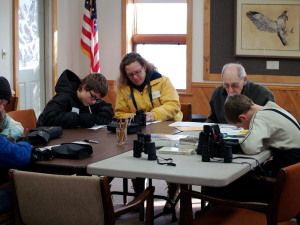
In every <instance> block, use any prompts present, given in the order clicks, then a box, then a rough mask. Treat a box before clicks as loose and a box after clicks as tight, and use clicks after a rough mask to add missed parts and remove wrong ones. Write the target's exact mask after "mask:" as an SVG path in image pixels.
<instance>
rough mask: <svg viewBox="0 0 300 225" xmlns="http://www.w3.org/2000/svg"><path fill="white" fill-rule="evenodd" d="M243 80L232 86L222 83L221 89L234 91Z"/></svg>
mask: <svg viewBox="0 0 300 225" xmlns="http://www.w3.org/2000/svg"><path fill="white" fill-rule="evenodd" d="M242 81H243V80H241V81H240V82H239V83H233V84H224V83H223V88H225V89H228V88H230V87H231V88H232V89H236V88H239V87H240V85H241V83H242Z"/></svg>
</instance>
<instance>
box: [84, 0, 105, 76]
mask: <svg viewBox="0 0 300 225" xmlns="http://www.w3.org/2000/svg"><path fill="white" fill-rule="evenodd" d="M80 47H81V49H82V51H83V52H84V54H86V55H87V56H88V57H89V58H90V59H91V72H100V59H99V45H98V28H97V8H96V0H85V5H84V14H83V24H82V29H81V40H80Z"/></svg>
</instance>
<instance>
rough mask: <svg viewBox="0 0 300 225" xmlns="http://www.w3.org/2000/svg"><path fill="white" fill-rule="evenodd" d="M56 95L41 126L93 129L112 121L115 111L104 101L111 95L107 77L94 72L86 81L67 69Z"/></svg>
mask: <svg viewBox="0 0 300 225" xmlns="http://www.w3.org/2000/svg"><path fill="white" fill-rule="evenodd" d="M55 91H56V93H57V94H56V95H55V96H54V97H53V98H52V99H51V100H50V101H49V102H48V103H47V105H46V107H45V109H44V111H43V113H42V114H41V115H40V116H39V118H38V122H37V126H61V127H63V128H76V127H77V126H81V127H87V128H90V127H93V126H94V125H96V124H97V125H106V124H108V123H110V122H111V120H112V118H113V115H114V112H113V108H112V105H111V104H110V103H107V102H105V101H104V100H101V98H103V97H105V95H106V94H107V92H108V84H107V81H106V78H105V77H104V76H103V75H102V74H100V73H91V74H89V75H87V76H86V77H85V78H84V79H83V80H82V81H81V80H80V78H79V77H78V76H77V75H76V74H74V73H73V72H71V71H70V70H65V71H64V72H63V73H62V74H61V76H60V77H59V79H58V81H57V84H56V86H55Z"/></svg>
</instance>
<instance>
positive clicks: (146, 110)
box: [145, 103, 150, 113]
mask: <svg viewBox="0 0 300 225" xmlns="http://www.w3.org/2000/svg"><path fill="white" fill-rule="evenodd" d="M149 106H150V103H149V104H148V105H147V107H146V109H145V113H146V112H148V109H149Z"/></svg>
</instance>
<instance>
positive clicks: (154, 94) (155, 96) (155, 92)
mask: <svg viewBox="0 0 300 225" xmlns="http://www.w3.org/2000/svg"><path fill="white" fill-rule="evenodd" d="M159 97H160V91H154V92H152V98H153V99H155V98H159Z"/></svg>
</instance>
